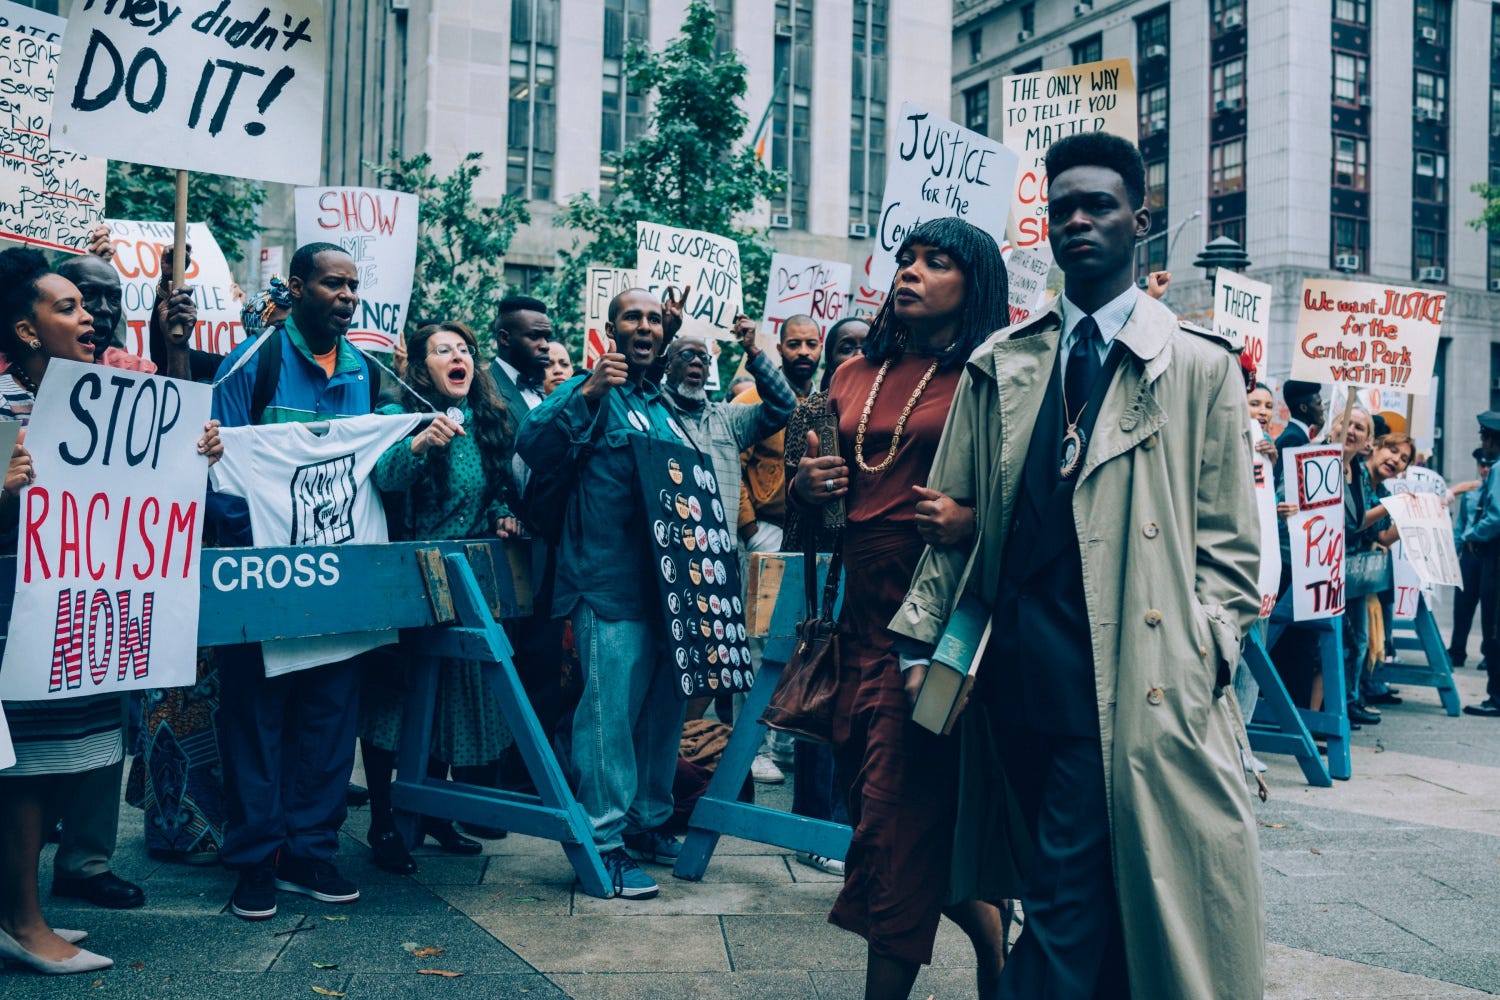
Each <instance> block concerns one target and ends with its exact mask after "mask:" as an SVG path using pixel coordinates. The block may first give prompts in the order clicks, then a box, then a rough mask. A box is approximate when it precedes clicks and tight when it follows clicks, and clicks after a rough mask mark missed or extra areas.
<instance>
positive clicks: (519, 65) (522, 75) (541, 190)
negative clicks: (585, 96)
mask: <svg viewBox="0 0 1500 1000" xmlns="http://www.w3.org/2000/svg"><path fill="white" fill-rule="evenodd" d="M558 3H559V0H515V2H514V3H512V4H511V8H510V103H509V115H508V128H507V134H506V144H505V145H506V150H505V189H506V191H507V193H509V194H511V195H513V196H515V197H517V198H527V199H534V200H537V201H551V200H552V195H553V189H552V170H553V166H554V164H553V158H554V156H555V155H556V153H557V93H556V86H557V15H558Z"/></svg>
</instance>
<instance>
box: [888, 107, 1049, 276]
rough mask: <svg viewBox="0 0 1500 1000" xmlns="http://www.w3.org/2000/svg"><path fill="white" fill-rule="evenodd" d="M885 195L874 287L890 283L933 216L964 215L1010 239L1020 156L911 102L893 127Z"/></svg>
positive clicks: (1002, 238)
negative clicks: (904, 247)
mask: <svg viewBox="0 0 1500 1000" xmlns="http://www.w3.org/2000/svg"><path fill="white" fill-rule="evenodd" d="M892 132H893V134H892V136H891V152H890V156H889V157H888V158H887V160H886V170H885V200H884V201H883V202H882V203H881V206H880V227H879V229H878V231H877V232H876V234H875V240H876V250H875V254H874V256H873V259H872V261H871V264H870V269H869V274H870V285H871V287H873V288H889V287H890V285H891V279H892V278H894V277H895V276H896V250H897V248H898V247H900V246H901V241H902V240H904V239H905V238H906V234H907V233H909V232H911V231H912V230H913V229H915V228H916V227H917V226H918V225H920V224H921V223H923V222H925V221H927V220H928V219H943V218H958V219H963V220H964V221H965V222H968V223H972V224H973V225H975V226H978V227H979V228H980V229H983V230H984V231H985V232H987V233H989V234H990V235H991V236H993V237H995V243H996V244H997V245H998V244H1000V243H1003V242H1004V241H1005V217H1006V213H1007V212H1008V211H1009V209H1010V197H1011V190H1012V188H1013V186H1014V185H1015V177H1016V166H1017V164H1018V163H1019V162H1020V158H1019V157H1018V156H1017V155H1016V154H1015V152H1013V151H1012V150H1009V149H1006V148H1005V147H1004V146H1002V145H1001V144H1000V143H998V142H996V141H995V140H994V139H991V138H990V137H989V136H985V135H980V134H979V133H978V132H974V131H971V130H969V129H966V128H964V127H963V126H962V125H959V124H958V123H957V122H950V121H948V120H947V119H946V118H940V117H938V116H937V115H934V114H931V113H929V112H927V111H924V110H923V109H921V108H919V107H917V106H916V105H915V104H912V103H910V102H907V101H903V102H902V104H901V119H900V121H898V122H897V123H896V124H895V125H894V126H893V127H892Z"/></svg>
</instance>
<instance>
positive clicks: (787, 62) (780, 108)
mask: <svg viewBox="0 0 1500 1000" xmlns="http://www.w3.org/2000/svg"><path fill="white" fill-rule="evenodd" d="M774 72H775V78H776V79H778V80H781V81H782V84H781V87H780V89H779V90H778V91H777V92H776V98H775V101H774V103H773V105H772V111H771V167H772V169H775V170H780V171H782V172H783V173H784V174H785V175H786V190H785V191H783V192H782V194H781V195H780V196H779V197H778V198H776V199H773V200H772V203H771V214H772V215H773V216H774V215H782V214H784V215H786V216H787V217H788V221H789V222H790V224H791V226H792V228H794V229H806V228H807V199H808V190H809V187H810V186H811V183H812V75H813V0H776V47H775V66H774Z"/></svg>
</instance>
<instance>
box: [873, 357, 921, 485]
mask: <svg viewBox="0 0 1500 1000" xmlns="http://www.w3.org/2000/svg"><path fill="white" fill-rule="evenodd" d="M890 367H891V359H890V358H886V359H885V363H884V364H882V365H881V366H880V371H879V373H878V374H876V376H875V384H874V385H872V386H870V397H869V398H868V399H866V400H865V409H864V412H863V413H861V414H860V415H859V429H858V430H857V431H856V432H855V435H854V461H855V463H856V464H858V466H859V468H860V471H862V472H865V473H868V474H869V475H872V476H873V475H875V474H876V473H879V472H884V471H885V470H886V469H889V468H890V467H891V465H892V464H894V463H895V461H896V450H897V446H898V445H900V444H901V433H902V432H903V431H904V430H906V420H907V418H908V417H910V416H911V411H912V408H913V407H915V406H916V405H917V400H918V399H920V398H921V397H922V392H923V390H925V389H926V388H927V383H928V382H931V381H932V376H933V375H935V374H936V373H937V367H938V363H937V360H936V359H934V361H933V362H932V364H931V365H930V366H929V367H928V369H927V374H926V375H923V376H922V381H920V382H918V383H917V387H916V389H914V390H913V391H912V394H911V398H910V399H908V400H907V401H906V407H905V409H903V410H902V411H901V417H900V418H899V419H898V420H897V421H896V426H895V428H894V429H893V430H892V431H891V450H890V451H889V452H888V453H887V454H886V456H885V461H883V462H881V463H880V464H879V465H875V466H870V465H866V464H865V431H866V430H867V429H869V426H870V411H871V410H873V409H874V408H875V397H876V396H878V395H880V386H881V383H883V382H884V381H885V373H886V372H887V371H889V370H890Z"/></svg>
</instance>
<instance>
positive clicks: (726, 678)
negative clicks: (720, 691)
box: [719, 666, 734, 687]
mask: <svg viewBox="0 0 1500 1000" xmlns="http://www.w3.org/2000/svg"><path fill="white" fill-rule="evenodd" d="M719 680H720V681H722V682H723V683H724V686H725V687H729V685H730V684H731V683H732V682H733V681H734V675H733V674H731V673H730V672H729V667H727V666H726V667H724V669H722V670H720V671H719Z"/></svg>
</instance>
